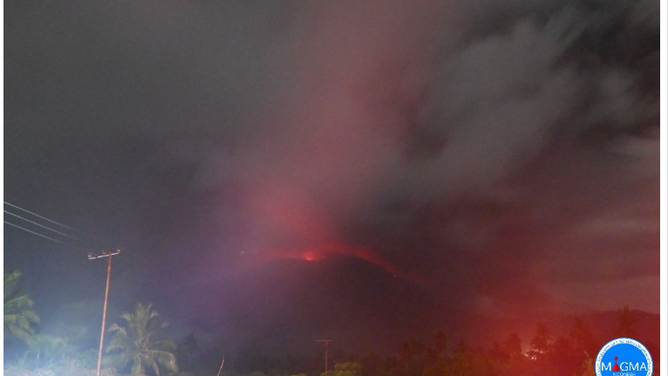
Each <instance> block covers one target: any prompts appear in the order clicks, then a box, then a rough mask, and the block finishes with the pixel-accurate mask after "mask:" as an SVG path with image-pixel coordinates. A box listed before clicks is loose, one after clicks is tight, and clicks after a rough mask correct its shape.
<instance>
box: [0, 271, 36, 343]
mask: <svg viewBox="0 0 668 376" xmlns="http://www.w3.org/2000/svg"><path fill="white" fill-rule="evenodd" d="M20 277H21V272H20V271H18V270H13V271H11V272H9V273H5V290H4V292H5V305H4V310H5V312H4V316H5V331H9V332H11V333H12V334H13V335H14V336H15V337H16V338H18V339H20V340H21V341H23V342H24V343H26V344H27V345H29V346H31V345H33V344H34V339H35V328H34V325H35V324H37V323H39V322H40V318H39V316H38V315H37V313H35V311H33V310H32V307H33V306H34V305H35V302H34V301H33V300H32V299H30V297H29V296H28V295H26V293H25V292H24V291H23V290H21V289H19V288H17V287H16V283H17V281H18V279H19V278H20Z"/></svg>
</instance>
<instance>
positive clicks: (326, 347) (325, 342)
mask: <svg viewBox="0 0 668 376" xmlns="http://www.w3.org/2000/svg"><path fill="white" fill-rule="evenodd" d="M315 341H316V342H323V343H324V344H325V376H328V375H329V369H328V368H327V350H328V347H329V343H330V342H332V340H331V339H316V340H315Z"/></svg>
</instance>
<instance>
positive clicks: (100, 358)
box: [88, 248, 121, 376]
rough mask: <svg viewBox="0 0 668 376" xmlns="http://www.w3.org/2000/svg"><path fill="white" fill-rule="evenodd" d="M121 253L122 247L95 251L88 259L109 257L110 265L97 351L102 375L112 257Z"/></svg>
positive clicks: (98, 371)
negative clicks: (108, 250) (99, 252)
mask: <svg viewBox="0 0 668 376" xmlns="http://www.w3.org/2000/svg"><path fill="white" fill-rule="evenodd" d="M119 253H121V249H120V248H118V249H116V250H115V251H112V252H107V251H102V253H101V254H99V255H96V254H93V253H89V254H88V260H97V259H100V258H105V257H108V258H109V266H108V267H107V287H106V288H105V290H104V308H103V309H102V330H101V331H100V351H99V352H98V353H97V374H96V375H97V376H100V366H101V365H102V347H103V346H104V324H105V323H106V321H107V298H108V297H109V278H110V277H111V257H112V256H116V255H117V254H119Z"/></svg>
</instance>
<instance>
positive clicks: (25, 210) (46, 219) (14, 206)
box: [5, 201, 78, 231]
mask: <svg viewBox="0 0 668 376" xmlns="http://www.w3.org/2000/svg"><path fill="white" fill-rule="evenodd" d="M5 205H9V206H11V207H13V208H17V209H19V210H23V211H24V212H26V213H29V214H32V215H34V216H35V217H39V218H42V219H43V220H45V221H49V222H51V223H55V224H57V225H58V226H62V227H65V228H66V229H69V230H72V231H78V230H77V229H74V228H72V227H70V226H67V225H64V224H62V223H58V222H56V221H54V220H52V219H49V218H47V217H44V216H41V215H39V214H37V213H33V212H31V211H30V210H27V209H24V208H22V207H20V206H18V205H14V204H11V203H9V202H7V201H5Z"/></svg>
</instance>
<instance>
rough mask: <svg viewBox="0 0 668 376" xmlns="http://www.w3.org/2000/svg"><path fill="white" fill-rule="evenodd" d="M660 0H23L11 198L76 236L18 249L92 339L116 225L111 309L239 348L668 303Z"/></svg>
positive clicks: (58, 318)
mask: <svg viewBox="0 0 668 376" xmlns="http://www.w3.org/2000/svg"><path fill="white" fill-rule="evenodd" d="M658 8H659V1H658V0H637V1H596V0H587V1H565V2H564V1H562V2H559V1H550V0H541V1H525V2H520V1H515V0H512V1H508V0H505V1H491V0H481V1H444V2H440V1H427V0H420V1H399V0H385V1H365V2H360V1H352V0H345V1H340V0H337V1H334V0H328V1H290V2H279V1H243V2H227V1H225V2H223V1H200V0H193V1H183V0H167V1H165V0H160V1H158V0H131V1H130V0H120V1H118V0H116V1H88V0H64V1H51V0H35V1H8V2H6V3H5V75H4V77H5V118H4V137H5V138H4V156H5V160H4V161H5V163H4V172H5V176H4V178H5V187H4V199H5V201H7V202H10V203H12V204H14V205H18V206H20V207H22V208H25V209H28V210H31V211H34V212H36V213H39V214H40V215H43V216H46V217H48V218H50V219H53V220H56V221H58V222H61V223H63V224H66V225H68V226H70V227H72V228H74V229H76V230H77V231H69V230H68V233H69V234H71V235H73V236H74V237H77V239H76V240H73V239H69V238H63V237H62V236H59V235H58V234H54V233H49V232H48V231H46V230H44V229H39V228H35V227H31V226H30V224H29V223H26V222H22V221H21V220H20V219H17V218H15V217H11V216H8V215H5V220H6V221H11V222H12V223H15V224H20V225H22V226H25V227H28V228H31V229H33V230H35V231H39V232H41V233H43V234H49V236H53V237H54V238H57V239H60V240H62V241H63V242H65V243H66V244H58V243H55V242H52V241H49V240H46V239H43V238H40V237H37V236H34V235H31V234H29V233H26V232H24V231H20V230H18V229H15V228H13V227H11V226H8V225H5V227H4V258H5V260H4V262H5V268H6V269H10V268H18V269H20V270H21V271H23V273H24V276H23V278H22V280H23V284H24V285H25V288H26V290H27V291H28V292H29V293H30V295H31V296H32V297H33V298H34V300H35V302H36V310H37V311H38V312H39V313H40V314H41V315H42V317H43V323H42V325H41V330H42V331H43V332H45V333H55V334H58V333H60V334H65V333H66V334H68V335H71V336H74V337H76V338H78V340H80V341H88V342H90V343H91V346H94V344H95V340H96V336H97V335H98V334H99V326H98V325H99V320H100V315H101V307H102V299H103V292H104V291H103V289H104V278H105V271H106V262H105V261H104V260H96V261H88V260H87V257H86V255H87V252H99V251H101V250H102V249H114V248H115V247H117V246H118V247H121V248H122V249H123V253H121V255H120V256H118V257H115V258H114V259H113V262H114V271H113V273H112V278H111V280H112V282H111V292H110V307H109V310H110V311H109V318H110V320H111V322H113V320H115V318H117V317H118V315H119V314H120V313H121V312H123V311H127V310H129V309H130V308H131V306H132V303H133V302H136V301H151V302H154V307H155V308H156V309H157V310H158V311H159V312H161V314H162V316H163V317H165V319H166V320H168V321H170V322H171V323H172V325H173V327H174V330H175V331H176V332H177V333H186V332H188V331H195V332H196V333H198V334H199V335H201V336H203V337H206V338H208V340H210V341H211V342H216V341H222V342H224V343H225V344H226V346H227V347H228V348H229V349H230V351H234V349H238V348H241V347H243V346H245V344H247V343H254V344H256V345H257V346H267V347H268V348H272V346H273V347H281V346H283V347H285V346H287V345H290V346H292V347H294V348H300V347H301V348H306V347H315V344H314V339H315V338H319V337H323V336H329V337H332V338H334V339H335V340H336V341H338V342H339V343H349V344H351V346H352V344H354V345H355V346H359V347H360V348H361V349H363V350H370V349H371V344H373V343H376V341H383V343H384V344H385V345H386V346H387V348H389V349H393V348H396V347H397V346H398V343H399V341H400V340H402V339H404V338H405V337H408V336H411V335H416V336H420V335H423V334H429V333H433V332H435V331H436V330H438V329H452V330H455V329H456V330H458V333H459V334H461V335H462V336H464V335H466V332H467V325H466V323H467V322H471V320H473V319H474V318H475V319H478V318H482V319H484V318H495V317H496V318H499V317H515V318H527V319H529V318H535V317H540V316H541V315H543V314H545V313H546V312H559V313H583V312H591V311H603V310H613V309H619V308H621V307H622V306H623V305H625V304H628V305H630V306H631V308H633V309H639V310H643V311H646V312H650V313H658V312H659V140H658V137H659V106H658V96H659V12H658ZM5 210H7V211H12V212H13V213H19V214H20V213H21V212H20V211H17V210H12V208H11V207H8V206H7V205H5ZM49 226H54V228H56V227H55V225H53V224H49ZM532 323H533V322H532ZM532 325H533V324H532ZM393 341H394V342H393Z"/></svg>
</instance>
